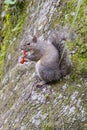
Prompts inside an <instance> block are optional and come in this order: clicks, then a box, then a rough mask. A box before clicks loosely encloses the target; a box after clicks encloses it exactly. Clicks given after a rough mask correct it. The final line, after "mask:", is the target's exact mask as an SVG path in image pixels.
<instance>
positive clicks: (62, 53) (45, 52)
mask: <svg viewBox="0 0 87 130" xmlns="http://www.w3.org/2000/svg"><path fill="white" fill-rule="evenodd" d="M68 35H69V29H67V28H63V29H59V30H58V31H55V30H53V31H51V32H50V34H49V36H48V39H47V40H40V39H39V38H37V37H36V36H33V37H32V38H31V39H30V41H29V42H28V43H23V45H22V46H21V49H22V50H24V51H26V52H29V53H30V55H26V56H25V58H26V59H29V60H31V61H36V66H35V69H36V73H37V75H38V77H39V78H40V79H41V80H42V81H45V82H51V81H58V80H59V79H60V78H61V77H63V76H66V75H67V74H69V73H70V70H71V68H72V61H71V59H70V54H69V50H68V48H66V47H65V42H64V41H65V40H66V39H68Z"/></svg>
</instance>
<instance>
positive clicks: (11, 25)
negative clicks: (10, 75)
mask: <svg viewBox="0 0 87 130" xmlns="http://www.w3.org/2000/svg"><path fill="white" fill-rule="evenodd" d="M26 4H27V1H26V2H23V3H21V4H19V3H17V4H16V5H4V11H5V12H6V15H5V17H4V21H3V28H2V32H1V35H2V37H4V39H3V44H2V47H1V50H0V79H1V77H2V76H3V66H4V61H5V57H6V54H7V52H8V49H9V47H10V45H12V44H13V43H14V39H15V38H16V39H17V37H18V35H19V34H20V33H22V28H23V25H24V24H25V21H26Z"/></svg>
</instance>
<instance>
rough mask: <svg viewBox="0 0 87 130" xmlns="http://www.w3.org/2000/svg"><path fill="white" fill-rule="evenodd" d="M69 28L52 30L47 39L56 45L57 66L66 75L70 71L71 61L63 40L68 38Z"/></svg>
mask: <svg viewBox="0 0 87 130" xmlns="http://www.w3.org/2000/svg"><path fill="white" fill-rule="evenodd" d="M68 36H69V29H68V28H63V29H59V31H55V30H53V31H52V32H51V33H50V34H49V37H48V40H49V41H50V42H51V43H52V44H53V45H54V46H55V47H56V49H57V50H58V53H59V66H60V70H61V74H62V76H64V75H66V74H68V73H69V71H70V69H69V68H70V67H71V66H72V62H71V59H70V54H69V50H68V48H67V47H66V45H65V42H64V41H65V40H67V39H68Z"/></svg>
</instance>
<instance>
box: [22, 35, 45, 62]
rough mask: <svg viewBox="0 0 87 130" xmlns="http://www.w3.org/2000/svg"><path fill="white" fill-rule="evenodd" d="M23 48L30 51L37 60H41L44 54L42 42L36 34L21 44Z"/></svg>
mask: <svg viewBox="0 0 87 130" xmlns="http://www.w3.org/2000/svg"><path fill="white" fill-rule="evenodd" d="M21 50H24V51H26V52H29V53H30V55H31V56H34V57H35V59H36V60H39V59H40V58H41V56H42V55H43V48H42V42H41V41H40V40H39V39H38V38H37V37H36V36H35V35H34V36H33V37H32V38H31V39H30V40H29V41H28V42H27V43H25V44H23V45H22V46H21Z"/></svg>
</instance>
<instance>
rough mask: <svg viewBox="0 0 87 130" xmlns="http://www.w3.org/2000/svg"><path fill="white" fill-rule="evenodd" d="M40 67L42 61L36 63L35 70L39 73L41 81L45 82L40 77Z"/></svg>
mask: <svg viewBox="0 0 87 130" xmlns="http://www.w3.org/2000/svg"><path fill="white" fill-rule="evenodd" d="M39 66H40V60H39V61H38V62H37V63H36V66H35V69H36V73H37V75H38V76H39V78H40V79H41V80H43V79H42V78H41V76H40V73H39Z"/></svg>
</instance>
